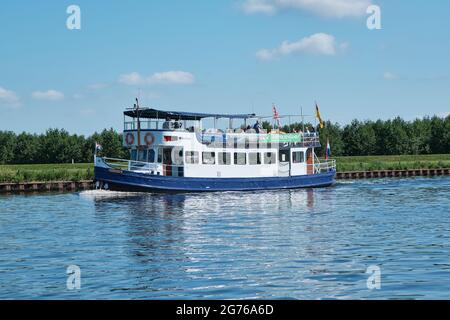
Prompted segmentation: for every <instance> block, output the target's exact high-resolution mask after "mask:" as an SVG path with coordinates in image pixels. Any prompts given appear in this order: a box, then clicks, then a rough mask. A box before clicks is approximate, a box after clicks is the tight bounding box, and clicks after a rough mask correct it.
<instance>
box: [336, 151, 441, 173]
mask: <svg viewBox="0 0 450 320" xmlns="http://www.w3.org/2000/svg"><path fill="white" fill-rule="evenodd" d="M336 166H337V171H338V172H351V171H375V170H410V169H443V168H450V154H432V155H404V156H362V157H336Z"/></svg>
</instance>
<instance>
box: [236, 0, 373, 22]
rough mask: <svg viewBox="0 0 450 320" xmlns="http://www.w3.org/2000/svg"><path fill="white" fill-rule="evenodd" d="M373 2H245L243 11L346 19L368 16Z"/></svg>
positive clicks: (354, 0) (298, 0) (346, 0)
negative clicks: (284, 12)
mask: <svg viewBox="0 0 450 320" xmlns="http://www.w3.org/2000/svg"><path fill="white" fill-rule="evenodd" d="M371 4H372V1H371V0H245V1H244V2H243V3H242V9H243V10H244V12H246V13H248V14H252V13H263V14H270V15H272V14H275V13H277V12H278V11H280V10H301V11H307V12H311V13H313V14H316V15H319V16H324V17H334V18H344V17H361V16H364V15H365V14H366V10H367V8H368V7H369V6H370V5H371Z"/></svg>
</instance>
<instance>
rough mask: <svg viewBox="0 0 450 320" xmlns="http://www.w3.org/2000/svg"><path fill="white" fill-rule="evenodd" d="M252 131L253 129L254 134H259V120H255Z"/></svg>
mask: <svg viewBox="0 0 450 320" xmlns="http://www.w3.org/2000/svg"><path fill="white" fill-rule="evenodd" d="M253 129H255V131H256V133H259V132H260V131H261V125H260V123H259V120H256V122H255V124H254V125H253Z"/></svg>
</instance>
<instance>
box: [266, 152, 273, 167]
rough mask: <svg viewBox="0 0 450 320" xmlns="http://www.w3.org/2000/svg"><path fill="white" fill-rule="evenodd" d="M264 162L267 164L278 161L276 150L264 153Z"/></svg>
mask: <svg viewBox="0 0 450 320" xmlns="http://www.w3.org/2000/svg"><path fill="white" fill-rule="evenodd" d="M264 163H265V164H272V163H276V159H275V152H265V153H264Z"/></svg>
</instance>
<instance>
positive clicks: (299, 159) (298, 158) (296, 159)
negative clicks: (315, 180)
mask: <svg viewBox="0 0 450 320" xmlns="http://www.w3.org/2000/svg"><path fill="white" fill-rule="evenodd" d="M292 162H293V163H303V162H305V154H304V153H303V152H302V151H295V152H292Z"/></svg>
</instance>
